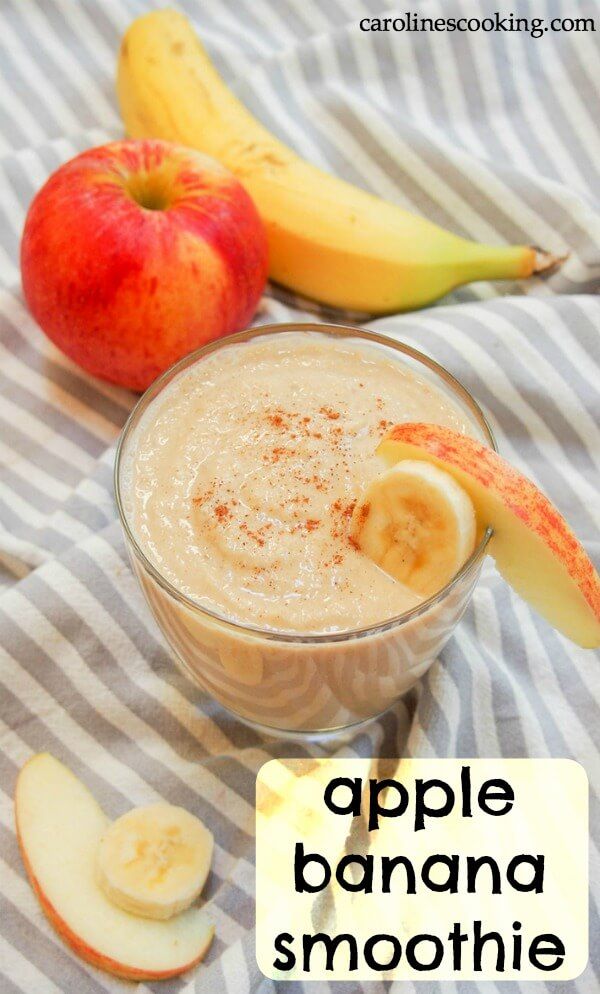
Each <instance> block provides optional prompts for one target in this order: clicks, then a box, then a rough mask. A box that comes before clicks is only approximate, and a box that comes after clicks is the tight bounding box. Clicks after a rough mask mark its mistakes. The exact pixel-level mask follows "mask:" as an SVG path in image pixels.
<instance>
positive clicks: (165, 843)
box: [96, 801, 213, 919]
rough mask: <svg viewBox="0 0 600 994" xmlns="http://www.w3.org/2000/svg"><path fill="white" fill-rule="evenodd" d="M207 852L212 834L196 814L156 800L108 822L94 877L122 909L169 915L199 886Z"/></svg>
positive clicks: (188, 900) (208, 858)
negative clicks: (155, 802) (109, 823)
mask: <svg viewBox="0 0 600 994" xmlns="http://www.w3.org/2000/svg"><path fill="white" fill-rule="evenodd" d="M212 851H213V837H212V834H211V832H209V830H208V829H207V828H206V827H205V826H204V825H203V824H202V822H201V821H200V820H199V819H198V818H195V817H194V815H191V814H190V813H189V812H188V811H185V810H184V809H183V808H178V807H174V806H173V805H171V804H165V803H164V802H162V801H161V802H159V803H157V804H149V805H147V806H146V807H142V808H134V809H133V810H132V811H128V812H127V814H124V815H123V816H122V817H121V818H118V819H117V820H116V821H114V822H113V823H112V824H111V825H109V827H108V828H107V830H106V832H105V833H104V835H103V836H102V838H101V840H100V843H99V846H98V851H97V855H96V876H97V880H98V883H99V885H100V887H101V888H102V890H103V891H104V893H105V894H106V896H107V897H108V898H109V899H110V900H111V901H112V902H113V904H117V905H118V906H119V907H120V908H123V909H124V910H125V911H129V912H131V913H132V914H135V915H141V916H142V917H144V918H159V919H166V918H172V917H173V915H176V914H179V912H180V911H184V910H185V909H186V908H188V907H189V906H190V904H191V903H192V901H194V900H195V898H196V897H198V894H199V893H200V891H201V890H202V888H203V887H204V884H205V882H206V878H207V876H208V871H209V870H210V863H211V859H212Z"/></svg>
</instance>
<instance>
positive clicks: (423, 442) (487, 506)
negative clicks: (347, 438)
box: [377, 423, 600, 649]
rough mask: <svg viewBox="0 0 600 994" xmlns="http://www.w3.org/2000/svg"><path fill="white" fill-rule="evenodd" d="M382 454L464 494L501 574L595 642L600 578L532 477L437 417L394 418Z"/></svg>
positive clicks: (579, 639)
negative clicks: (488, 533) (423, 464)
mask: <svg viewBox="0 0 600 994" xmlns="http://www.w3.org/2000/svg"><path fill="white" fill-rule="evenodd" d="M377 452H378V455H380V456H381V457H382V458H383V459H384V461H385V462H386V463H387V464H388V465H389V466H391V465H394V464H396V463H397V462H399V461H400V460H402V459H422V460H426V461H427V462H430V463H433V464H434V465H435V466H438V467H439V468H440V469H443V470H446V472H448V473H450V474H451V475H452V476H453V477H454V479H455V480H456V481H457V482H458V483H459V484H460V485H461V486H462V487H463V488H464V490H465V491H466V492H467V493H468V494H469V496H470V498H471V500H472V502H473V506H474V508H475V513H476V517H477V521H478V523H479V525H480V526H482V527H484V528H485V527H486V526H490V527H491V528H492V529H493V535H492V538H491V540H490V544H489V546H488V551H489V553H490V555H491V556H493V558H494V559H495V561H496V566H497V568H498V571H499V572H500V573H501V574H502V576H503V577H504V579H505V580H507V581H508V583H509V584H510V585H511V587H513V589H514V590H516V591H517V593H518V594H520V595H521V596H522V597H523V598H524V599H525V600H526V601H528V603H529V604H531V606H532V607H534V608H535V609H536V610H537V611H539V613H540V614H541V615H543V616H544V617H545V618H546V619H547V621H549V622H550V624H551V625H552V626H553V627H554V628H556V629H558V631H560V632H562V633H563V634H564V635H566V636H567V637H568V638H570V639H571V640H572V641H573V642H576V643H577V644H578V645H581V646H583V647H584V648H586V649H594V648H597V647H598V646H600V578H599V577H598V573H597V572H596V570H595V568H594V565H593V563H592V562H591V560H590V558H589V556H588V555H587V553H586V551H585V549H584V548H583V546H582V545H581V543H580V542H579V541H578V539H577V538H576V536H575V535H574V534H573V532H572V531H571V529H570V528H569V526H568V524H567V522H566V521H565V519H564V518H563V517H562V515H561V514H560V512H559V511H558V510H557V508H556V507H554V505H553V504H552V503H551V502H550V501H549V500H548V498H547V497H546V496H545V495H544V494H543V493H542V492H541V490H539V489H538V488H537V487H536V486H535V484H534V483H532V481H531V480H528V479H527V477H526V476H523V474H522V473H520V472H519V471H518V470H516V469H515V468H514V466H511V465H510V463H507V462H506V460H505V459H502V457H501V456H499V455H498V454H497V453H496V452H494V451H493V450H492V449H490V448H488V447H487V446H486V445H483V444H482V443H481V442H478V441H477V440H476V439H474V438H471V437H469V436H468V435H461V434H460V433H458V432H456V431H452V430H451V429H450V428H443V427H441V426H440V425H432V424H417V423H407V424H400V425H396V426H395V427H394V428H392V430H391V431H390V432H389V434H388V435H386V437H385V438H384V439H383V440H382V442H381V443H380V445H379V447H378V449H377Z"/></svg>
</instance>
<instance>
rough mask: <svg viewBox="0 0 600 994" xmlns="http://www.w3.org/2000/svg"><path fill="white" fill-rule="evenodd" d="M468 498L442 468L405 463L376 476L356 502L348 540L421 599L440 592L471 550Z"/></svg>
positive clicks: (473, 525) (472, 517) (472, 532)
mask: <svg viewBox="0 0 600 994" xmlns="http://www.w3.org/2000/svg"><path fill="white" fill-rule="evenodd" d="M476 531H477V526H476V520H475V511H474V509H473V504H472V502H471V498H470V497H469V496H468V494H467V493H466V492H465V491H464V490H463V489H462V487H461V486H460V485H459V484H458V483H457V482H456V480H454V479H453V477H452V476H450V474H449V473H446V472H445V471H444V470H442V469H438V468H437V466H432V465H431V464H429V463H426V462H422V461H419V460H412V459H406V460H403V461H402V462H399V463H397V465H395V466H392V468H391V469H389V470H387V471H386V472H384V473H382V474H381V475H380V476H378V477H376V479H375V480H373V482H372V483H371V484H370V486H369V487H368V489H367V490H366V492H365V494H364V495H363V497H362V498H361V500H359V501H358V502H357V504H356V507H355V509H354V513H353V515H352V522H351V531H350V534H351V538H352V540H353V542H354V543H355V544H356V545H357V546H358V547H359V548H360V549H361V550H362V552H364V554H365V555H366V556H368V557H369V558H370V559H372V560H373V561H374V562H375V563H377V565H378V566H380V567H381V569H383V570H385V572H386V573H389V574H390V575H391V576H393V577H394V578H395V579H396V580H399V581H400V582H401V583H403V584H404V585H405V586H406V587H408V588H409V589H410V590H412V591H414V592H415V593H417V594H420V595H421V596H422V597H429V596H431V595H432V594H434V593H436V592H437V591H438V590H441V588H442V587H444V586H445V585H446V583H448V581H449V580H451V579H452V577H453V576H454V575H455V574H456V573H457V571H458V570H459V569H460V567H461V566H462V565H463V563H464V562H465V561H466V560H467V559H468V557H469V556H470V555H471V553H472V551H473V549H474V547H475V536H476Z"/></svg>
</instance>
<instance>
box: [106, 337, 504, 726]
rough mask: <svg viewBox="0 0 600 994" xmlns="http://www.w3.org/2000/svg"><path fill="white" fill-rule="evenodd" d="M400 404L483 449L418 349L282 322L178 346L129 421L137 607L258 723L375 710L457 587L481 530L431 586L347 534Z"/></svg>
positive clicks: (463, 583) (475, 562)
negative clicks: (459, 560) (445, 577)
mask: <svg viewBox="0 0 600 994" xmlns="http://www.w3.org/2000/svg"><path fill="white" fill-rule="evenodd" d="M405 421H424V422H430V423H435V424H441V425H445V426H447V427H450V428H453V429H454V430H457V431H461V432H463V433H465V434H470V435H473V436H475V437H477V438H479V439H480V440H482V441H484V442H485V443H486V444H487V445H489V446H491V447H495V444H494V439H493V436H492V433H491V430H490V428H489V426H488V424H487V422H486V419H485V417H484V415H483V413H482V411H481V410H480V408H479V407H478V405H477V403H476V402H475V401H474V400H473V398H472V397H471V396H470V394H469V393H468V391H467V390H466V389H465V388H464V387H463V386H461V384H460V383H458V381H457V380H456V379H454V377H453V376H451V374H450V373H448V372H447V371H446V370H445V369H443V368H442V367H441V366H439V365H438V364H437V363H435V362H434V361H433V360H431V359H429V358H427V357H426V356H425V355H423V354H421V353H419V352H417V351H416V350H415V349H412V348H410V347H409V346H407V345H403V344H400V343H398V342H396V341H394V340H392V339H389V338H385V337H383V336H381V335H377V334H374V333H372V332H367V331H363V330H358V329H356V328H352V327H341V326H332V325H321V324H314V325H313V324H288V325H271V326H266V327H262V328H257V329H252V330H250V331H246V332H242V333H241V334H238V335H233V336H230V337H228V338H225V339H221V340H219V341H217V342H214V343H212V344H210V345H207V346H205V347H204V348H202V349H199V350H198V351H197V352H194V353H192V354H191V355H189V356H186V357H185V358H184V359H182V360H181V361H180V362H178V363H177V364H176V365H174V366H173V367H171V369H169V370H168V371H167V372H166V373H164V374H163V375H162V376H161V377H159V378H158V379H157V380H156V381H155V382H154V383H153V385H152V386H151V387H150V388H149V389H148V390H147V392H146V393H145V394H144V395H143V397H142V398H141V399H140V400H139V402H138V404H137V406H136V407H135V408H134V410H133V412H132V414H131V416H130V418H129V420H128V422H127V424H126V426H125V428H124V430H123V433H122V436H121V439H120V443H119V447H118V452H117V459H116V467H115V486H116V496H117V505H118V508H119V514H120V517H121V523H122V525H123V530H124V533H125V539H126V543H127V547H128V551H129V555H130V558H131V563H132V566H133V569H134V572H135V574H136V576H137V578H138V580H139V582H140V585H141V587H142V590H143V592H144V594H145V597H146V600H147V602H148V604H149V606H150V609H151V611H152V613H153V615H154V617H155V619H156V621H157V623H158V625H159V627H160V629H161V631H162V633H163V635H164V637H165V639H166V641H167V643H168V645H169V647H170V649H171V651H172V654H173V656H174V658H175V660H176V661H177V663H178V664H179V665H180V666H181V667H182V668H183V670H184V671H185V673H186V674H187V675H188V676H189V677H190V678H191V679H192V680H193V681H194V682H195V683H196V684H197V685H198V686H199V687H200V688H202V690H203V691H206V692H207V693H209V694H211V695H212V696H213V697H214V698H216V699H217V700H218V701H219V702H220V703H221V704H222V705H223V706H224V707H226V708H228V709H229V710H230V711H232V712H234V713H235V714H236V715H237V716H238V717H239V718H241V719H243V720H244V721H245V722H247V723H248V724H250V725H252V726H253V727H254V728H255V729H257V730H258V731H260V732H263V733H271V734H275V735H278V736H282V735H290V736H293V737H302V736H311V737H316V736H325V735H328V734H334V733H337V732H340V731H341V730H347V729H349V728H351V727H352V726H359V725H360V724H361V723H364V722H367V721H370V720H372V719H373V718H375V717H377V716H378V715H380V714H382V713H383V712H384V711H386V710H387V709H388V708H389V707H391V706H392V705H393V704H394V703H395V702H396V701H397V700H398V699H399V698H400V697H401V696H402V695H403V694H405V693H406V692H407V691H408V690H410V688H411V687H413V686H414V684H415V683H416V682H417V681H418V680H419V678H420V677H421V676H422V675H423V674H424V673H425V671H426V670H427V668H428V667H429V666H430V665H431V663H432V661H433V660H434V659H435V658H436V656H437V655H438V653H439V652H440V650H441V648H442V646H443V645H444V643H445V642H446V641H447V639H448V638H449V637H450V635H451V633H452V631H453V629H454V626H455V625H456V624H457V622H458V621H459V619H460V617H461V615H462V614H463V612H464V610H465V608H466V606H467V604H468V602H469V599H470V596H471V593H472V591H473V587H474V585H475V583H476V581H477V578H478V576H479V573H480V569H481V564H482V561H483V557H484V554H485V550H486V546H487V543H488V541H489V537H490V534H491V533H490V532H489V531H488V532H486V533H485V534H481V535H479V536H478V539H477V542H476V547H475V550H474V551H473V553H472V555H471V556H470V557H469V559H468V560H467V561H466V562H465V564H464V565H463V566H462V568H461V569H460V570H459V571H458V573H457V574H456V575H455V576H454V577H453V578H452V580H451V581H450V582H449V583H448V584H446V586H445V587H444V588H443V589H442V590H440V591H438V592H437V593H436V594H435V595H434V596H432V597H428V598H427V599H423V598H422V597H419V596H418V595H417V594H415V593H413V592H412V591H410V590H408V589H407V588H406V587H405V586H403V585H402V584H400V583H398V582H397V581H396V580H394V579H393V578H392V577H391V576H389V575H388V574H387V573H384V572H383V571H382V570H381V569H380V568H379V567H378V566H377V565H375V563H374V562H372V561H371V560H370V559H368V558H367V557H366V556H365V555H364V554H363V553H362V552H361V551H360V550H359V549H358V548H357V547H356V545H355V544H353V542H352V539H351V537H350V519H351V516H352V511H353V508H354V505H355V502H356V500H357V499H358V498H359V497H360V495H361V493H362V492H363V491H364V490H365V488H366V487H367V486H368V484H369V483H370V482H371V481H372V480H373V478H374V477H375V476H376V475H377V474H378V473H380V472H381V471H382V468H383V466H382V464H381V463H380V462H379V458H378V457H377V456H376V455H375V450H376V448H377V444H378V442H379V441H380V439H381V438H382V437H383V436H384V435H385V434H386V432H387V431H388V430H389V429H390V428H391V426H392V425H394V424H398V423H400V422H405Z"/></svg>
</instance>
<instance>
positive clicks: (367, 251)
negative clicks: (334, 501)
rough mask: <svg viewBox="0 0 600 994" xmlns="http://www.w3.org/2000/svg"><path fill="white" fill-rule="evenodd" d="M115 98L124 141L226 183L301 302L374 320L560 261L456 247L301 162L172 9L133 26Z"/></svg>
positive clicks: (276, 272) (275, 269)
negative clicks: (249, 210) (258, 223)
mask: <svg viewBox="0 0 600 994" xmlns="http://www.w3.org/2000/svg"><path fill="white" fill-rule="evenodd" d="M117 93H118V97H119V102H120V107H121V113H122V116H123V121H124V123H125V128H126V130H127V132H128V133H129V135H130V136H131V137H134V138H148V137H151V138H163V139H166V140H169V141H174V142H178V143H180V144H184V145H189V146H191V147H193V148H196V149H199V150H200V151H202V152H204V153H206V154H207V155H211V156H213V157H214V158H215V159H218V160H219V161H220V162H222V163H223V164H224V165H225V166H227V167H228V168H229V169H230V170H231V171H232V172H233V173H235V174H236V176H237V177H238V179H239V180H240V181H241V182H242V183H243V185H244V186H245V187H246V189H247V191H248V193H249V194H250V196H251V197H252V198H253V200H254V202H255V203H256V206H257V207H258V210H259V212H260V214H261V216H262V219H263V221H264V223H265V227H266V230H267V236H268V240H269V250H270V276H271V278H272V279H273V280H274V281H276V282H277V283H281V284H283V285H284V286H287V287H289V288H290V289H292V290H293V291H295V292H297V293H300V294H303V295H304V296H306V297H312V298H314V299H315V300H318V301H321V302H322V303H325V304H329V305H333V306H335V307H340V308H344V309H347V310H354V311H360V312H366V313H372V314H376V313H380V314H382V313H386V312H387V313H389V312H394V311H403V310H411V309H413V308H416V307H423V306H424V305H426V304H429V303H431V302H432V301H434V300H436V299H438V298H439V297H441V296H443V295H444V294H446V293H448V292H449V291H450V290H452V289H453V288H454V287H457V286H459V285H461V284H463V283H469V282H471V281H473V280H495V279H521V278H524V277H528V276H531V275H532V274H533V273H541V272H543V271H546V270H549V269H551V268H554V267H555V266H556V265H558V264H559V263H560V261H561V260H559V259H558V258H557V257H555V256H551V255H550V254H549V253H546V252H542V251H540V250H538V249H535V248H531V247H529V246H491V245H478V244H476V243H474V242H471V241H467V240H466V239H463V238H459V237H457V236H456V235H453V234H451V233H450V232H448V231H444V229H442V228H440V227H438V226H437V225H435V224H433V223H431V222H430V221H427V220H426V219H425V218H422V217H418V216H416V215H413V214H411V213H410V212H408V211H405V210H403V209H402V208H401V207H398V206H396V205H394V204H390V203H386V202H385V201H383V200H381V199H379V198H378V197H375V196H372V195H371V194H369V193H366V192H365V191H364V190H360V189H358V188H357V187H354V186H352V185H351V184H350V183H346V182H344V181H343V180H340V179H337V178H336V177H334V176H331V175H329V174H327V173H325V172H322V171H321V170H319V169H317V168H316V167H314V166H312V165H310V164H309V163H308V162H305V161H304V160H303V159H301V158H300V157H299V156H298V155H296V154H295V153H294V152H292V151H291V149H289V148H287V147H286V146H285V145H284V144H283V143H282V142H280V141H279V140H278V139H277V138H275V137H274V136H273V135H272V134H270V132H269V131H268V130H267V129H266V128H265V127H263V125H262V124H260V123H259V122H258V121H257V120H256V119H255V118H254V117H253V116H252V115H251V114H250V113H249V112H248V111H247V110H246V108H245V107H244V106H243V105H242V104H241V103H240V101H239V100H238V99H237V98H236V97H235V96H234V95H233V93H232V92H231V91H230V90H229V89H228V87H227V86H226V85H225V83H224V82H223V80H222V79H221V78H220V76H219V75H218V73H217V72H216V70H215V68H214V66H213V65H212V63H211V61H210V59H209V58H208V55H207V53H206V52H205V50H204V48H203V47H202V45H201V44H200V42H199V40H198V38H197V37H196V35H195V34H194V31H193V29H192V27H191V25H190V23H189V21H188V20H187V19H186V18H185V17H184V16H183V14H180V13H178V12H177V11H175V10H157V11H152V12H151V13H148V14H145V15H143V16H142V17H139V18H138V19H137V20H135V21H134V22H133V23H132V24H131V26H130V27H129V29H128V30H127V32H126V34H125V36H124V38H123V41H122V44H121V50H120V54H119V62H118V72H117Z"/></svg>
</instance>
